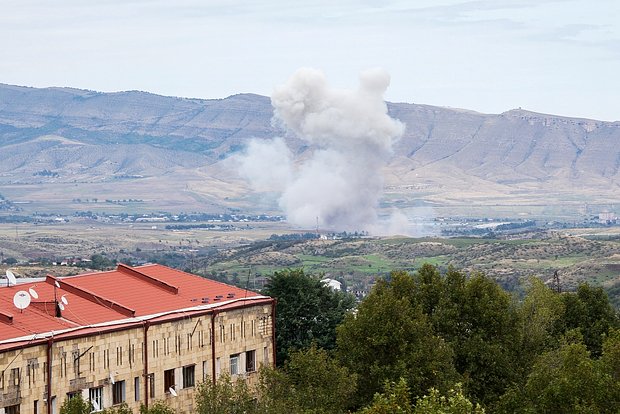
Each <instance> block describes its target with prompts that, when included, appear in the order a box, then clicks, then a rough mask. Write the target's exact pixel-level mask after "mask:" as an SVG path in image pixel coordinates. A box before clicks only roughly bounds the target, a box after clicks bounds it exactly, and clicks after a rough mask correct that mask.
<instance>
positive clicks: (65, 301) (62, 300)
mask: <svg viewBox="0 0 620 414" xmlns="http://www.w3.org/2000/svg"><path fill="white" fill-rule="evenodd" d="M65 296H66V295H62V296H61V297H60V301H61V302H62V303H63V304H64V305H68V304H69V301H68V300H67V298H66V297H65Z"/></svg>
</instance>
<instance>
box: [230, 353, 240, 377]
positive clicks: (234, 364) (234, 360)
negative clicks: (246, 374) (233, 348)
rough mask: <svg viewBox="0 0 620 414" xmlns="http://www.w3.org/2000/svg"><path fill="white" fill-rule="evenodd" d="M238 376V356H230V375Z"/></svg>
mask: <svg viewBox="0 0 620 414" xmlns="http://www.w3.org/2000/svg"><path fill="white" fill-rule="evenodd" d="M237 374H239V354H234V355H231V356H230V375H237Z"/></svg>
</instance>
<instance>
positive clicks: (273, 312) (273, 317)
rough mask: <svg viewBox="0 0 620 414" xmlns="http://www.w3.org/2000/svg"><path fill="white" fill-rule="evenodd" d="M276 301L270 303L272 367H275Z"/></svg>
mask: <svg viewBox="0 0 620 414" xmlns="http://www.w3.org/2000/svg"><path fill="white" fill-rule="evenodd" d="M276 303H277V301H276V299H273V302H271V344H272V346H273V366H274V367H275V366H276Z"/></svg>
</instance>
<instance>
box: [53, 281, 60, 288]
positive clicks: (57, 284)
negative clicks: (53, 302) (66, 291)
mask: <svg viewBox="0 0 620 414" xmlns="http://www.w3.org/2000/svg"><path fill="white" fill-rule="evenodd" d="M54 286H56V287H57V288H58V289H60V283H58V281H57V280H54Z"/></svg>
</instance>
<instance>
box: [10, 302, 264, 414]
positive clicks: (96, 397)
mask: <svg viewBox="0 0 620 414" xmlns="http://www.w3.org/2000/svg"><path fill="white" fill-rule="evenodd" d="M274 306H275V304H274V302H273V301H271V302H268V303H265V302H264V301H263V302H262V303H248V304H243V305H239V306H224V307H222V308H221V309H218V308H213V309H209V310H204V311H202V312H194V313H188V314H183V313H182V314H180V315H175V316H174V317H167V318H159V319H158V318H153V319H146V320H143V321H140V322H132V323H128V324H126V325H122V326H120V327H116V326H108V327H102V328H101V329H100V330H99V331H98V332H89V333H80V331H79V330H78V331H76V332H75V333H70V334H64V335H60V336H58V337H49V338H47V340H45V341H44V342H43V343H41V342H39V341H36V342H37V343H36V344H31V345H28V344H26V345H22V346H19V347H15V348H14V349H5V350H0V370H1V371H0V414H42V413H48V414H57V413H58V411H59V408H60V406H61V405H62V403H63V402H64V400H65V399H66V398H68V397H69V396H70V395H72V394H74V393H82V396H83V397H84V399H86V400H90V401H92V402H94V404H93V405H95V408H99V409H103V408H109V407H112V406H114V405H116V404H120V403H121V402H125V403H127V404H128V405H129V407H130V408H131V409H132V410H133V411H134V412H138V410H139V407H140V405H141V404H145V403H147V404H148V403H152V402H153V401H155V400H164V401H165V402H166V403H168V404H169V405H170V406H171V407H172V408H173V409H174V410H176V411H177V412H181V413H189V412H192V411H193V406H194V390H195V388H196V385H197V384H198V383H199V382H200V381H206V380H212V379H213V378H212V377H213V373H214V372H215V376H216V377H217V376H218V375H220V374H221V373H223V372H229V373H231V374H232V375H233V377H234V376H236V375H242V376H243V377H244V378H247V380H248V381H249V382H251V383H253V382H255V381H256V379H257V378H256V377H257V374H256V372H257V370H258V368H259V366H260V365H261V364H267V365H273V364H274V346H275V343H274V330H273V323H274V321H273V313H272V312H273V307H274ZM145 339H146V342H145ZM50 358H51V371H50V372H48V361H49V360H50ZM231 371H232V372H231ZM48 378H51V381H50V382H49V384H48ZM171 388H172V390H171ZM48 390H49V392H50V394H51V399H48ZM173 394H176V396H175V395H173ZM48 402H49V404H48Z"/></svg>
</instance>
